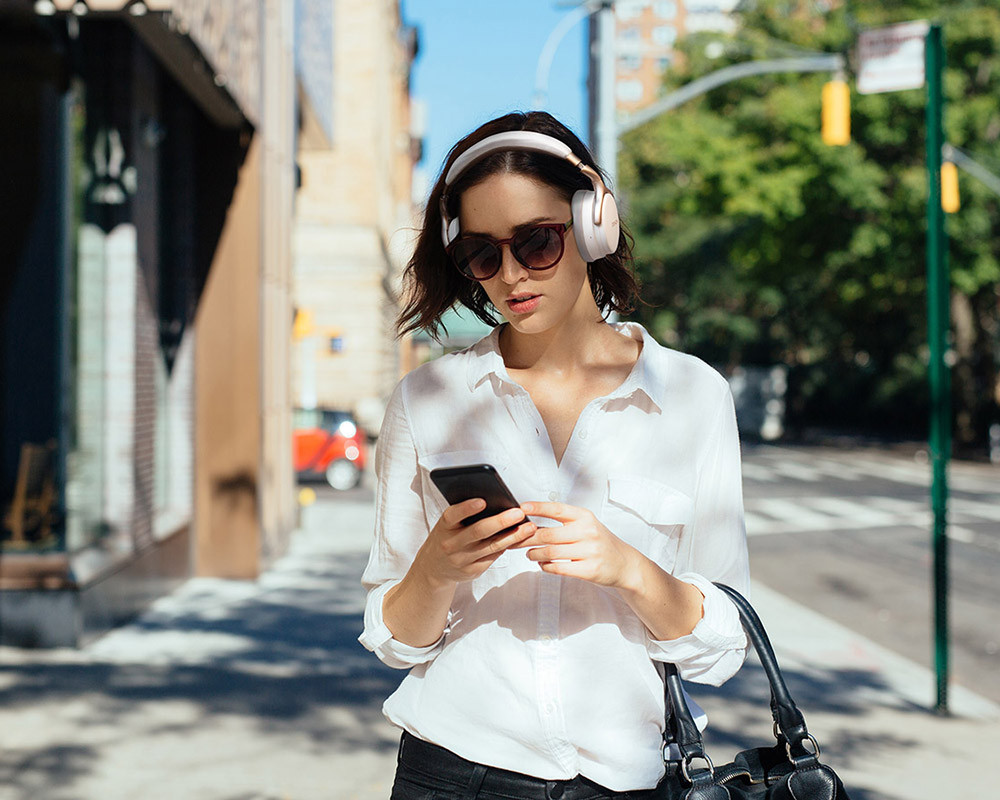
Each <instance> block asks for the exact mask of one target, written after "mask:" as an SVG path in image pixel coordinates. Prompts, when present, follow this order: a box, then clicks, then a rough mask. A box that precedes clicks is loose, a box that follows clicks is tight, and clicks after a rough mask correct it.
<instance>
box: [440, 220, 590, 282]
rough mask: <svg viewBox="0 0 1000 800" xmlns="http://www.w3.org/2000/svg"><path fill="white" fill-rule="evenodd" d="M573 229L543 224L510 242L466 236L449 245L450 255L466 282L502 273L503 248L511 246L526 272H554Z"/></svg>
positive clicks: (522, 231) (566, 224)
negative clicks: (547, 270)
mask: <svg viewBox="0 0 1000 800" xmlns="http://www.w3.org/2000/svg"><path fill="white" fill-rule="evenodd" d="M571 227H573V220H570V221H569V222H543V223H539V224H538V225H529V226H528V227H526V228H521V229H520V230H519V231H517V233H515V234H514V235H513V236H511V237H510V238H509V239H494V238H492V237H490V236H463V237H461V238H459V239H456V240H455V241H454V242H452V243H451V244H450V245H448V248H447V251H448V255H449V256H451V260H452V261H453V262H455V266H456V267H458V270H459V272H461V273H462V274H463V275H464V276H465V277H466V278H471V279H472V280H474V281H485V280H489V279H490V278H492V277H493V276H494V275H496V274H497V273H498V272H499V271H500V264H501V262H502V261H503V252H502V251H501V250H500V248H501V247H502V246H503V245H505V244H506V245H510V252H511V255H513V256H514V258H516V259H517V262H518V263H519V264H521V265H522V266H523V267H525V268H527V269H535V270H542V269H551V268H552V267H554V266H555V265H556V264H558V263H559V259H561V258H562V256H563V248H564V245H565V241H564V240H565V236H566V231H568V230H569V229H570V228H571Z"/></svg>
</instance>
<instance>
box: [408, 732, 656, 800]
mask: <svg viewBox="0 0 1000 800" xmlns="http://www.w3.org/2000/svg"><path fill="white" fill-rule="evenodd" d="M652 795H653V790H646V791H635V792H613V791H611V790H610V789H605V788H604V787H603V786H599V785H598V784H596V783H594V782H593V781H588V780H587V779H586V778H581V777H580V776H579V775H578V776H577V777H575V778H573V779H572V780H568V781H545V780H542V779H541V778H533V777H531V776H530V775H522V774H521V773H520V772H510V771H509V770H505V769H497V768H496V767H487V766H484V765H483V764H476V763H474V762H472V761H466V760H465V759H464V758H461V757H460V756H457V755H455V754H454V753H452V752H451V751H450V750H446V749H445V748H443V747H438V746H437V745H435V744H430V743H428V742H425V741H422V740H421V739H417V738H416V737H415V736H410V734H408V733H404V734H403V737H402V739H401V741H400V743H399V758H398V760H397V764H396V780H395V782H394V783H393V786H392V795H391V797H390V800H647V799H648V798H651V797H652Z"/></svg>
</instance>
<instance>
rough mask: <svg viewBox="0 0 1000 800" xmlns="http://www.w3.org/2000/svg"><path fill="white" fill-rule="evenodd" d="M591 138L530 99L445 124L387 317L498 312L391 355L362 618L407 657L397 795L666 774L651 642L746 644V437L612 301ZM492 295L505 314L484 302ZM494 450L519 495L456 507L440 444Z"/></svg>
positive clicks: (390, 654) (622, 305) (711, 654)
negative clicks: (445, 349) (420, 359)
mask: <svg viewBox="0 0 1000 800" xmlns="http://www.w3.org/2000/svg"><path fill="white" fill-rule="evenodd" d="M618 226H619V221H618V214H617V210H616V208H615V202H614V198H613V197H612V196H611V195H610V193H608V192H607V190H606V188H605V186H604V183H603V181H602V178H601V176H600V170H599V169H598V167H597V165H596V164H595V163H594V161H593V159H592V157H591V155H590V153H589V152H588V151H587V148H586V147H585V146H584V145H583V144H582V143H581V142H580V140H579V139H578V138H577V137H576V136H575V135H574V134H573V133H572V132H571V131H570V130H569V129H568V128H566V127H565V126H563V125H562V124H560V123H559V122H558V121H556V120H555V119H554V118H553V117H551V116H550V115H548V114H545V113H542V112H532V113H528V114H508V115H506V116H503V117H500V118H499V119H495V120H493V121H491V122H489V123H487V124H485V125H483V126H482V127H480V128H479V129H478V130H476V131H475V132H473V133H472V134H470V135H469V136H467V137H466V138H465V139H463V140H462V141H460V142H459V143H458V144H456V145H455V147H454V148H453V149H452V151H451V153H450V154H449V156H448V159H447V162H446V164H445V167H444V169H443V171H442V175H441V177H440V178H439V180H438V182H437V184H436V186H435V187H434V190H433V191H432V193H431V196H430V201H429V202H428V205H427V211H426V215H425V218H424V224H423V228H422V230H421V232H420V236H419V240H418V242H417V246H416V250H415V253H414V256H413V258H412V260H411V261H410V263H409V265H408V268H407V276H408V279H409V282H410V290H411V291H410V294H409V304H408V305H407V306H406V308H405V309H404V310H403V312H402V314H401V317H400V328H401V329H403V330H414V329H417V328H429V329H430V330H432V331H436V330H437V329H438V325H439V321H440V318H441V315H442V314H443V313H444V312H445V311H446V310H448V309H449V308H450V307H452V306H453V305H454V304H455V303H459V304H461V305H463V306H465V307H466V308H468V309H470V310H471V311H472V312H473V313H474V314H476V316H478V317H479V318H480V319H483V320H484V321H487V322H489V323H490V324H492V325H495V326H496V327H494V329H493V331H492V333H491V334H489V335H488V336H486V337H485V338H483V339H482V340H481V341H479V342H478V343H477V344H475V345H473V346H472V347H469V348H468V349H466V350H463V351H461V352H458V353H453V354H450V355H446V356H444V357H442V358H440V359H437V360H436V361H432V362H430V363H428V364H425V365H424V366H422V367H420V368H419V369H417V370H414V371H413V372H412V373H410V374H409V375H407V376H406V377H405V378H404V379H403V380H402V381H401V382H400V384H399V385H398V386H397V387H396V390H395V392H394V393H393V395H392V397H391V399H390V401H389V405H388V409H387V411H386V415H385V420H384V423H383V426H382V431H381V434H380V437H379V443H378V451H377V456H376V471H377V474H378V491H377V499H376V530H375V543H374V546H373V548H372V552H371V557H370V560H369V563H368V567H367V569H366V571H365V574H364V577H363V582H364V584H365V586H366V588H367V589H368V602H367V607H366V611H365V630H364V633H363V634H362V636H361V642H362V643H363V644H364V645H365V646H366V647H367V648H369V649H370V650H372V651H374V652H375V653H376V654H377V655H378V657H379V658H380V659H382V661H384V662H385V663H386V664H388V665H390V666H392V667H398V668H400V669H408V670H409V674H408V675H407V676H406V678H405V679H404V680H403V682H402V684H401V685H400V687H399V689H398V690H397V691H396V692H395V693H394V694H393V695H392V696H391V697H389V699H388V700H387V701H386V703H385V706H384V712H385V714H386V716H387V717H388V719H389V720H391V721H392V722H393V723H394V724H396V725H397V726H399V727H400V728H402V729H403V731H404V733H403V736H402V741H401V744H400V754H399V761H398V767H397V772H396V780H395V784H394V787H393V791H392V798H393V800H410V799H412V798H475V797H480V798H494V797H502V798H534V797H537V798H562V800H576V799H578V798H579V799H580V800H582V799H583V798H603V797H643V796H644V794H645V793H646V790H650V789H653V788H654V787H655V786H656V785H657V782H658V781H659V779H660V778H661V776H662V774H663V760H662V755H661V747H662V732H663V726H664V699H663V686H662V681H661V670H660V669H658V667H657V664H658V662H663V661H670V662H673V663H675V664H677V665H678V669H679V670H680V673H681V676H682V677H683V678H686V679H688V680H691V681H696V682H703V683H709V684H716V685H717V684H720V683H722V682H723V681H725V680H726V679H727V678H729V677H730V676H731V675H733V674H734V673H735V672H736V671H737V669H739V667H740V665H741V664H742V662H743V658H744V654H745V649H746V640H745V637H744V634H743V631H742V629H741V627H740V623H739V618H738V615H737V613H736V609H735V607H734V606H733V605H732V604H731V603H730V601H729V600H728V598H727V597H726V596H725V595H723V594H722V593H721V592H720V591H719V590H718V589H717V588H716V587H714V586H713V585H712V581H715V580H721V581H724V582H726V583H729V584H730V585H732V586H734V587H735V588H737V589H738V590H740V591H743V592H745V591H746V590H747V583H748V574H747V552H746V534H745V531H744V524H743V500H742V492H741V479H740V453H739V441H738V437H737V430H736V419H735V415H734V411H733V402H732V397H731V394H730V392H729V388H728V385H727V383H726V381H725V379H723V378H722V377H721V376H720V375H719V374H718V373H716V372H715V371H714V370H713V369H712V368H711V367H709V366H707V365H706V364H704V363H703V362H701V361H699V360H697V359H695V358H693V357H691V356H687V355H683V354H681V353H678V352H675V351H672V350H668V349H666V348H664V347H662V346H660V345H659V344H657V343H656V342H655V341H654V340H653V339H652V338H651V337H650V336H649V334H648V333H647V332H646V331H645V330H644V329H643V328H642V327H641V326H639V325H637V324H635V323H617V324H611V323H608V322H607V320H606V317H607V315H608V312H609V311H611V310H615V311H619V312H625V311H627V310H628V309H629V307H630V304H631V303H632V301H633V300H634V299H635V295H636V285H635V282H634V280H633V277H632V273H631V269H630V261H631V252H630V245H629V240H628V237H627V236H620V235H619V229H618ZM497 315H499V317H501V318H502V320H503V321H502V322H500V323H499V324H497V323H498V322H499V320H497V318H496V317H497ZM482 463H487V464H492V465H493V466H494V467H495V468H496V470H497V471H498V472H499V474H500V476H501V477H502V479H503V480H504V482H505V483H506V484H507V486H508V487H509V488H510V489H511V490H512V493H513V494H514V496H515V497H516V498H517V499H518V500H519V501H520V502H521V503H522V505H521V506H520V508H514V509H510V510H507V511H505V512H503V513H500V514H497V515H495V516H492V517H487V518H485V519H483V520H481V521H479V522H475V523H473V524H470V525H463V524H462V521H463V520H465V519H467V518H468V517H470V516H472V515H474V514H475V513H476V512H478V511H480V510H482V509H483V508H484V507H485V503H484V502H483V501H482V500H480V499H478V498H470V499H468V500H466V501H464V502H461V503H458V504H457V505H451V506H449V505H448V504H447V503H446V502H445V500H444V498H443V497H442V496H441V494H440V493H439V492H438V490H437V489H436V488H435V487H434V485H433V484H432V482H431V480H430V477H429V473H430V471H431V470H432V469H435V468H437V467H453V466H460V465H467V464H482Z"/></svg>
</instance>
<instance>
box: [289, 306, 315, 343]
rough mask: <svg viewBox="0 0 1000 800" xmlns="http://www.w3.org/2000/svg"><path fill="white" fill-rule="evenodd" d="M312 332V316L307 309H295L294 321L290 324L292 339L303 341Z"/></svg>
mask: <svg viewBox="0 0 1000 800" xmlns="http://www.w3.org/2000/svg"><path fill="white" fill-rule="evenodd" d="M312 332H313V315H312V311H310V310H309V309H308V308H297V309H295V321H294V322H293V323H292V338H293V339H296V340H298V339H304V338H305V337H307V336H311V335H312Z"/></svg>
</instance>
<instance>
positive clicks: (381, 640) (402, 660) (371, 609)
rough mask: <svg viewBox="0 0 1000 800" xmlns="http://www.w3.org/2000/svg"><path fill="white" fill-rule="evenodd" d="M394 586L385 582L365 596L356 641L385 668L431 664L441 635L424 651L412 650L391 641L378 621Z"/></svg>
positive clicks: (383, 626) (392, 639)
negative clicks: (362, 622)
mask: <svg viewBox="0 0 1000 800" xmlns="http://www.w3.org/2000/svg"><path fill="white" fill-rule="evenodd" d="M398 583H399V581H398V580H397V581H386V582H385V583H383V584H382V585H381V586H378V587H376V588H375V589H372V590H371V591H370V592H369V593H368V599H367V601H366V604H365V629H364V631H362V633H361V635H360V636H359V637H358V641H359V642H361V644H362V645H363V646H364V647H365V649H367V650H370V651H371V652H373V653H374V654H375V655H377V656H378V657H379V659H380V660H381V661H382V662H383V663H384V664H385V665H386V666H389V667H393V668H395V669H409V668H410V667H413V666H416V665H417V664H425V663H427V662H428V661H433V660H434V658H435V657H436V656H437V654H438V652H440V650H441V648H442V647H443V646H444V634H443V633H442V634H441V638H440V639H438V640H437V641H436V642H434V643H433V644H429V645H427V646H426V647H414V646H413V645H409V644H405V643H404V642H400V641H398V640H397V639H394V638H393V637H392V631H390V630H389V628H388V627H387V626H386V624H385V620H384V618H383V617H382V604H383V603H384V602H385V596H386V594H387V593H388V592H389V590H390V589H392V588H393V587H394V586H395V585H396V584H398Z"/></svg>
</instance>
